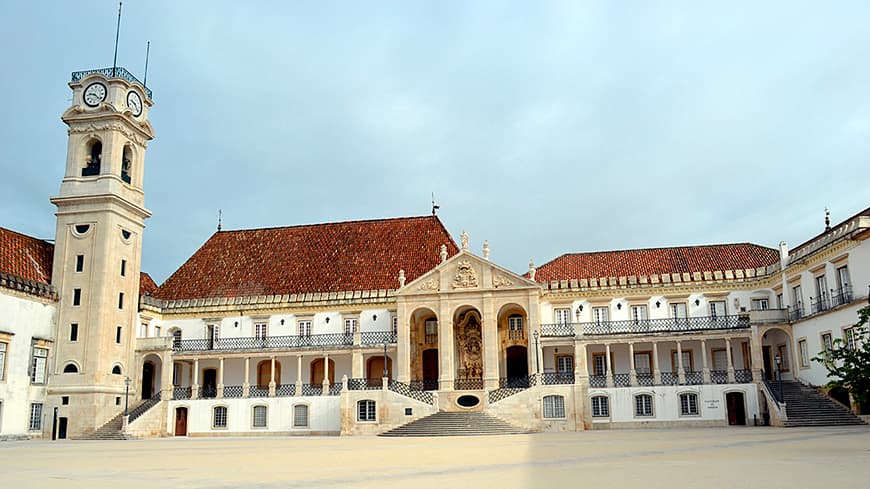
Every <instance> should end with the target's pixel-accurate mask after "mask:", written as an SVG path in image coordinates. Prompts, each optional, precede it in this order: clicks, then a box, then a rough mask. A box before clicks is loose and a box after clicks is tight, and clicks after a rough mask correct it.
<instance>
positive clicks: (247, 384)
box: [242, 357, 251, 397]
mask: <svg viewBox="0 0 870 489" xmlns="http://www.w3.org/2000/svg"><path fill="white" fill-rule="evenodd" d="M242 397H251V357H245V380H244V381H243V382H242Z"/></svg>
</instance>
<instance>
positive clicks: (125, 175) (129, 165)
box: [121, 146, 133, 183]
mask: <svg viewBox="0 0 870 489" xmlns="http://www.w3.org/2000/svg"><path fill="white" fill-rule="evenodd" d="M132 171H133V150H131V149H130V146H124V155H123V156H122V157H121V180H123V181H124V182H126V183H130V173H131V172H132Z"/></svg>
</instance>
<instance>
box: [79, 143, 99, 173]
mask: <svg viewBox="0 0 870 489" xmlns="http://www.w3.org/2000/svg"><path fill="white" fill-rule="evenodd" d="M102 159H103V143H101V142H99V141H96V140H94V141H93V142H91V144H90V148H88V154H87V156H85V167H84V168H82V176H83V177H94V176H97V175H99V174H100V164H101V162H102Z"/></svg>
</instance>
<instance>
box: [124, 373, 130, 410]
mask: <svg viewBox="0 0 870 489" xmlns="http://www.w3.org/2000/svg"><path fill="white" fill-rule="evenodd" d="M124 385H125V386H126V390H125V392H124V416H127V408H128V407H129V402H130V377H124Z"/></svg>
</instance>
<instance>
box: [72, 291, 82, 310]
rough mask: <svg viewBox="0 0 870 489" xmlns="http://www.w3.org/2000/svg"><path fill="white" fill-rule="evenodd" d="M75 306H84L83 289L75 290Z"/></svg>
mask: <svg viewBox="0 0 870 489" xmlns="http://www.w3.org/2000/svg"><path fill="white" fill-rule="evenodd" d="M73 305H74V306H80V305H82V289H73Z"/></svg>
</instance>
